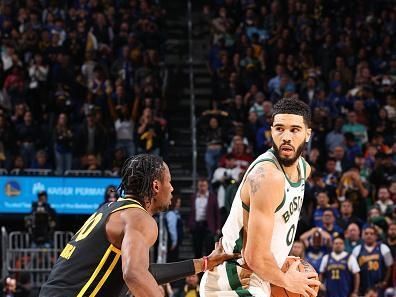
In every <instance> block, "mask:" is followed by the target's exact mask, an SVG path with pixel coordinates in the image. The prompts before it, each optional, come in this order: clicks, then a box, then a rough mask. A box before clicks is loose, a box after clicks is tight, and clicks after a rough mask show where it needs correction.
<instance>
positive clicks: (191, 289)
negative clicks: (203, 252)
mask: <svg viewBox="0 0 396 297" xmlns="http://www.w3.org/2000/svg"><path fill="white" fill-rule="evenodd" d="M173 296H174V297H199V277H198V275H191V276H187V277H186V284H185V286H184V287H183V288H182V289H180V290H178V291H176V292H175V293H174V295H173Z"/></svg>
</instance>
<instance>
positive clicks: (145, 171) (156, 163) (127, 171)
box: [118, 154, 165, 204]
mask: <svg viewBox="0 0 396 297" xmlns="http://www.w3.org/2000/svg"><path fill="white" fill-rule="evenodd" d="M164 170H165V165H164V161H163V160H162V158H161V157H158V156H156V155H149V154H141V155H136V156H132V157H130V158H128V159H127V160H126V161H125V162H124V165H123V167H122V169H121V184H120V186H119V187H118V189H119V191H120V195H130V196H133V197H134V199H136V200H138V201H139V202H140V203H142V204H144V202H145V199H146V198H149V199H151V198H153V197H154V195H155V193H154V190H153V181H154V180H159V181H162V180H163V177H164Z"/></svg>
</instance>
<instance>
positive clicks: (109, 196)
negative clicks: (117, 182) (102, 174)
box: [98, 185, 119, 208]
mask: <svg viewBox="0 0 396 297" xmlns="http://www.w3.org/2000/svg"><path fill="white" fill-rule="evenodd" d="M118 198H119V195H118V192H117V188H116V186H114V185H110V186H107V187H106V190H105V193H104V199H103V202H102V203H101V204H100V205H99V207H98V208H100V207H101V206H102V205H103V204H106V203H110V202H115V201H117V199H118Z"/></svg>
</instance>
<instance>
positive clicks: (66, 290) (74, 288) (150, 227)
mask: <svg viewBox="0 0 396 297" xmlns="http://www.w3.org/2000/svg"><path fill="white" fill-rule="evenodd" d="M121 177H122V181H121V185H120V189H121V192H122V193H123V194H124V195H123V196H124V197H123V198H120V199H118V200H117V201H116V202H110V203H106V204H104V205H103V206H102V207H100V208H99V209H98V210H97V212H95V213H94V214H93V215H92V216H91V217H90V218H89V219H88V220H87V221H86V222H85V224H84V225H83V226H82V227H81V229H80V230H79V231H78V232H77V233H76V234H75V235H74V236H73V238H72V239H71V241H70V242H69V243H68V244H67V245H66V247H65V248H64V250H63V251H62V253H61V254H60V257H59V259H58V260H57V262H56V264H55V266H54V267H53V270H52V271H51V274H50V276H49V279H48V281H47V282H46V283H45V284H44V285H43V287H42V289H41V292H40V295H39V296H40V297H71V296H73V297H75V296H78V297H82V296H90V297H111V296H117V297H118V296H119V294H120V292H122V287H123V286H124V285H125V284H126V286H127V287H128V289H129V291H130V292H131V293H132V294H133V295H134V296H136V297H146V296H147V297H157V296H158V297H160V296H162V295H161V291H160V289H159V287H158V284H157V282H158V283H166V282H169V281H173V280H176V279H180V278H184V277H186V276H188V275H191V274H195V273H199V272H202V271H205V270H207V269H212V268H214V267H215V266H216V265H218V264H220V263H222V262H224V261H225V260H229V259H231V258H235V256H236V255H226V254H225V253H224V252H223V250H222V248H221V247H218V248H217V249H216V250H215V251H213V252H212V254H210V255H209V256H208V257H204V258H202V259H194V260H187V261H182V262H176V263H169V264H153V265H149V249H150V247H151V246H152V245H153V244H154V243H155V241H156V239H157V235H158V229H157V224H156V222H155V220H154V219H153V217H152V215H153V214H155V213H157V212H159V211H163V210H166V209H167V208H168V206H169V204H170V203H171V199H172V194H171V193H172V191H173V187H172V185H171V176H170V172H169V168H168V166H167V165H166V164H165V163H164V162H163V161H162V159H161V158H160V157H157V156H154V155H138V156H134V157H131V158H129V159H128V160H126V161H125V163H124V166H123V168H122V170H121Z"/></svg>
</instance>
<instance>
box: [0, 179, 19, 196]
mask: <svg viewBox="0 0 396 297" xmlns="http://www.w3.org/2000/svg"><path fill="white" fill-rule="evenodd" d="M4 192H5V194H6V195H7V196H8V197H14V196H19V195H20V194H21V186H20V185H19V184H18V182H16V181H14V180H10V181H7V182H6V183H5V186H4Z"/></svg>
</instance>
